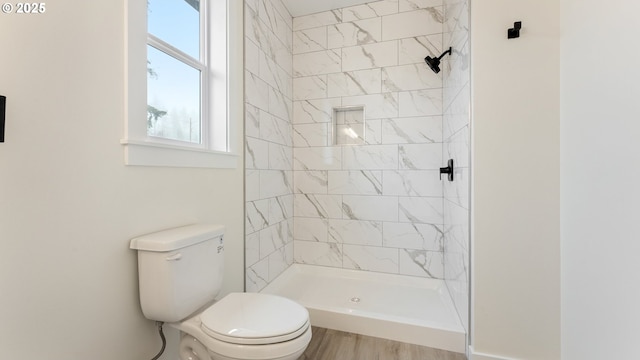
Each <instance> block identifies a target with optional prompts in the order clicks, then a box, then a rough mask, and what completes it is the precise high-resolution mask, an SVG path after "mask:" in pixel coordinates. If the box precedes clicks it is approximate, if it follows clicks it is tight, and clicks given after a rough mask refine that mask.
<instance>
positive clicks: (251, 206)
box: [245, 200, 269, 234]
mask: <svg viewBox="0 0 640 360" xmlns="http://www.w3.org/2000/svg"><path fill="white" fill-rule="evenodd" d="M245 211H246V214H245V216H246V222H245V223H246V226H245V228H246V232H247V234H251V233H254V232H256V231H260V230H262V229H264V228H266V227H267V226H269V200H258V201H250V202H247V203H246V210H245Z"/></svg>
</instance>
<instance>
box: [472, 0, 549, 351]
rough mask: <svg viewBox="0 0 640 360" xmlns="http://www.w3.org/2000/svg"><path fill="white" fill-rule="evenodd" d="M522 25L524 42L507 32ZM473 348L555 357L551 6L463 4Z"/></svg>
mask: <svg viewBox="0 0 640 360" xmlns="http://www.w3.org/2000/svg"><path fill="white" fill-rule="evenodd" d="M514 21H522V22H523V27H524V28H523V31H522V37H521V38H520V39H514V40H507V38H506V35H507V28H509V27H512V26H513V22H514ZM471 37H472V38H471V44H472V45H471V46H472V49H471V54H472V60H471V64H472V81H471V83H472V92H473V104H472V109H473V110H472V114H473V116H472V124H473V125H472V128H473V132H474V133H473V137H472V147H473V154H474V161H473V162H472V163H473V166H472V173H473V184H474V185H473V200H472V203H473V205H472V215H473V224H474V225H473V228H472V276H471V277H472V282H473V285H472V294H473V295H472V296H473V303H474V309H473V316H472V325H471V327H472V334H471V343H472V346H473V349H474V351H477V352H480V353H485V354H491V355H500V356H505V357H513V358H523V359H557V358H559V357H560V228H559V225H560V223H559V209H560V194H559V191H560V182H559V180H560V177H559V170H560V166H559V155H560V152H559V151H560V147H559V140H560V126H559V111H560V110H559V4H558V2H557V1H554V0H527V1H508V0H485V1H480V2H472V4H471Z"/></svg>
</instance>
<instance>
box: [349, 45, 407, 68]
mask: <svg viewBox="0 0 640 360" xmlns="http://www.w3.org/2000/svg"><path fill="white" fill-rule="evenodd" d="M397 64H398V42H397V41H385V42H379V43H373V44H366V45H358V46H351V47H345V48H342V71H353V70H363V69H372V68H380V67H383V66H393V65H397Z"/></svg>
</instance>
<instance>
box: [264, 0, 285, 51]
mask: <svg viewBox="0 0 640 360" xmlns="http://www.w3.org/2000/svg"><path fill="white" fill-rule="evenodd" d="M258 17H259V18H260V19H261V20H262V21H263V22H264V23H265V24H266V25H267V28H268V29H269V30H270V31H271V32H272V33H273V34H274V35H275V36H276V37H278V39H279V40H280V41H282V42H283V43H284V44H285V45H286V46H287V47H288V48H289V49H291V28H290V26H289V25H288V24H287V22H286V21H285V19H284V17H283V16H282V15H281V14H280V13H279V12H277V11H276V10H275V9H274V7H273V5H272V3H271V1H260V5H259V6H258Z"/></svg>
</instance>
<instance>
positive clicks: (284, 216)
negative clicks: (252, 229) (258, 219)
mask: <svg viewBox="0 0 640 360" xmlns="http://www.w3.org/2000/svg"><path fill="white" fill-rule="evenodd" d="M291 217H293V195H285V196H277V197H274V198H270V199H269V223H270V224H276V223H279V222H281V221H285V220H288V219H289V218H291Z"/></svg>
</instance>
